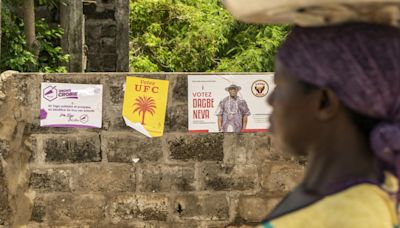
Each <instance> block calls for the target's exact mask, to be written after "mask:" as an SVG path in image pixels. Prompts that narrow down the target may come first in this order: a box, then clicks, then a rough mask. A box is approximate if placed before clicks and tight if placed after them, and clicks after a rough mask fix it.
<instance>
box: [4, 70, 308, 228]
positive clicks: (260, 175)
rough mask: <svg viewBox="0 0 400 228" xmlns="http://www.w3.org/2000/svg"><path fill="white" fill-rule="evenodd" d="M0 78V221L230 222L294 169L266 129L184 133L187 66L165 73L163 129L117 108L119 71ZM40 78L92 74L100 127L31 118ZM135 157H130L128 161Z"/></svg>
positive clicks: (249, 212) (259, 211) (277, 194)
mask: <svg viewBox="0 0 400 228" xmlns="http://www.w3.org/2000/svg"><path fill="white" fill-rule="evenodd" d="M6 76H7V75H3V77H2V81H0V91H2V92H4V93H5V96H0V123H1V124H0V159H1V166H0V225H5V227H7V226H11V225H13V226H22V225H27V226H28V227H143V228H144V227H171V228H179V227H185V228H186V227H204V228H205V227H207V228H214V227H225V226H233V227H239V226H241V225H245V224H246V225H253V224H257V222H259V221H260V220H261V219H262V218H263V217H264V216H265V215H266V214H267V213H268V211H269V210H270V209H271V208H272V207H273V206H274V205H275V204H276V203H277V202H278V201H279V199H280V198H281V197H282V196H283V195H284V194H285V193H287V192H288V191H289V189H290V188H292V187H293V186H294V185H295V183H296V182H298V181H299V179H300V178H301V177H302V175H303V165H302V164H301V163H302V162H299V161H297V160H295V159H293V158H292V157H290V156H289V155H286V154H282V153H279V152H278V151H276V150H275V149H274V147H273V141H272V140H271V137H270V135H269V134H268V133H246V134H189V133H187V86H186V84H187V77H186V76H187V75H185V74H179V75H178V74H165V75H154V74H140V75H139V74H138V76H145V77H151V78H159V79H167V80H169V81H170V93H169V97H168V112H167V117H166V126H165V127H166V132H165V135H164V137H161V138H153V139H149V138H146V137H144V136H142V135H141V134H138V133H136V132H135V131H134V130H132V129H130V128H128V127H126V126H125V125H124V122H123V119H122V117H121V107H122V99H123V90H122V86H123V83H124V81H125V76H126V75H125V74H117V73H113V74H104V73H102V74H94V73H93V74H84V75H83V74H81V75H79V74H58V75H55V74H14V75H10V74H9V75H8V77H6ZM41 82H68V83H101V84H103V86H104V103H103V127H102V128H101V129H62V128H41V127H39V119H38V113H39V106H40V104H39V103H40V102H39V98H40V83H41ZM136 159H139V160H138V162H135V161H137V160H136Z"/></svg>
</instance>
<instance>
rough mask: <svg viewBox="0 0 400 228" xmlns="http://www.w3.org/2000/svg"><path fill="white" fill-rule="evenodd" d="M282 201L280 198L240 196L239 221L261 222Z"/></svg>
mask: <svg viewBox="0 0 400 228" xmlns="http://www.w3.org/2000/svg"><path fill="white" fill-rule="evenodd" d="M280 200H281V199H280V198H271V197H265V196H264V197H261V196H240V198H239V204H238V216H239V218H240V219H239V220H241V221H246V222H261V221H262V220H263V219H264V218H265V217H266V216H267V215H268V213H269V212H270V211H271V210H272V209H273V208H274V207H275V206H276V205H277V203H278V202H279V201H280Z"/></svg>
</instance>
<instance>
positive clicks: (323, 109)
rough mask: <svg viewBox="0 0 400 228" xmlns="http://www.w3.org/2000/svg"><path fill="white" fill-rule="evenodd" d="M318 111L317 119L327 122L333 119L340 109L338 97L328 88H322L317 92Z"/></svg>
mask: <svg viewBox="0 0 400 228" xmlns="http://www.w3.org/2000/svg"><path fill="white" fill-rule="evenodd" d="M317 96H318V99H319V100H318V103H319V107H318V111H317V117H318V118H319V119H320V120H329V119H332V118H333V117H335V116H336V115H337V114H338V113H339V111H340V108H341V102H340V100H339V97H338V96H337V95H336V94H335V93H334V92H333V91H332V90H331V89H328V88H322V89H321V90H320V91H319V92H318V95H317Z"/></svg>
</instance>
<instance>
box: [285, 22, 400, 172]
mask: <svg viewBox="0 0 400 228" xmlns="http://www.w3.org/2000/svg"><path fill="white" fill-rule="evenodd" d="M278 58H279V60H280V61H281V62H282V64H283V65H285V67H286V68H287V69H288V70H289V72H291V73H292V74H293V75H294V76H297V77H299V78H300V79H301V80H303V81H305V82H308V83H310V84H312V85H316V86H319V87H327V88H330V89H332V90H333V91H334V92H335V93H336V94H337V95H338V96H339V98H340V99H341V101H342V102H343V103H344V105H345V106H347V107H348V108H350V109H351V110H354V111H356V112H358V113H360V114H363V115H365V116H368V117H371V118H374V119H380V120H382V121H381V123H379V124H378V125H377V126H375V128H374V129H373V130H372V132H371V134H370V145H371V148H372V149H373V151H374V153H375V155H376V157H377V158H378V159H379V160H380V162H381V163H382V164H383V167H384V168H385V169H386V170H388V171H390V172H392V173H393V174H395V175H396V176H397V178H400V29H397V28H395V27H390V26H385V25H376V24H364V23H352V24H343V25H336V26H331V27H317V28H301V27H295V28H294V29H293V30H292V32H291V34H289V36H288V38H287V41H286V42H285V43H284V44H283V45H282V47H281V49H280V50H279V53H278Z"/></svg>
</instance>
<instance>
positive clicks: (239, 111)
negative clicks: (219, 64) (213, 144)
mask: <svg viewBox="0 0 400 228" xmlns="http://www.w3.org/2000/svg"><path fill="white" fill-rule="evenodd" d="M274 87H275V85H274V83H273V73H263V74H252V75H190V76H189V77H188V115H189V116H188V121H189V132H266V131H268V128H269V121H268V119H269V116H270V114H271V112H272V107H271V106H270V105H268V103H267V97H268V95H269V94H270V93H271V92H272V91H273V89H274Z"/></svg>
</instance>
